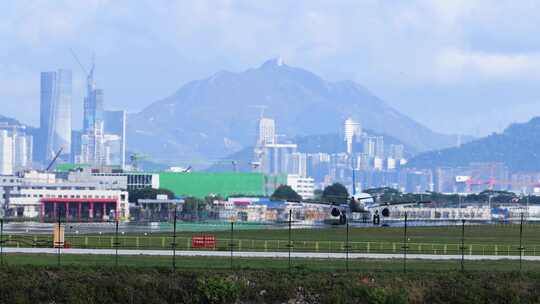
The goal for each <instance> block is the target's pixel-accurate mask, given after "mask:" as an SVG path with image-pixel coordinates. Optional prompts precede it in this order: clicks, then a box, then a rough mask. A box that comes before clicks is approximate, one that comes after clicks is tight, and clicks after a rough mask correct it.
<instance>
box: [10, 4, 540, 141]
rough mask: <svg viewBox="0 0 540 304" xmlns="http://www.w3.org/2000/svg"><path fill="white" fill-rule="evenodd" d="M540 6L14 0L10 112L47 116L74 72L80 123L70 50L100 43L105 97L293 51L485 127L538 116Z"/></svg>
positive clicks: (302, 62)
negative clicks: (51, 91) (44, 88)
mask: <svg viewBox="0 0 540 304" xmlns="http://www.w3.org/2000/svg"><path fill="white" fill-rule="evenodd" d="M538 8H540V3H538V2H536V1H528V0H525V1H520V2H519V3H516V2H513V1H499V2H497V3H496V4H493V2H491V1H482V0H480V1H423V0H417V1H407V2H394V1H391V2H383V1H366V2H361V3H359V2H358V1H338V2H335V3H334V2H333V3H331V4H328V3H324V2H312V1H297V2H295V3H294V4H290V3H278V2H274V1H272V2H266V3H261V2H257V3H250V2H243V1H234V2H229V1H197V2H181V1H166V2H165V1H163V2H159V1H158V2H154V1H152V2H138V3H134V2H133V3H126V2H122V3H120V2H109V1H79V2H64V3H62V2H58V3H49V2H32V5H29V4H28V3H26V2H19V1H11V2H8V1H6V2H3V3H2V4H0V38H1V39H2V41H7V42H9V43H6V44H3V45H2V46H0V51H1V52H2V53H3V54H4V56H3V58H4V60H3V61H2V62H0V83H1V84H2V86H1V88H0V103H1V104H2V106H3V111H2V114H4V115H7V116H13V117H15V118H18V119H20V120H21V121H23V122H25V123H30V124H32V125H34V126H37V125H38V124H39V123H38V122H39V115H37V114H36V113H34V112H33V111H20V107H21V106H24V107H27V108H35V107H37V106H38V105H39V72H40V71H45V70H54V69H58V68H65V69H71V70H72V71H73V105H74V108H73V120H74V122H76V123H75V124H74V128H75V129H78V128H81V126H80V124H81V121H82V119H81V116H82V112H83V111H82V100H83V98H84V95H85V88H84V87H85V75H84V73H83V72H82V71H81V70H80V68H79V66H78V64H77V63H76V62H75V61H74V59H73V58H72V56H71V54H70V51H69V49H71V48H72V49H74V50H75V51H76V52H77V53H78V54H79V56H80V58H81V61H83V64H85V65H89V62H90V58H91V54H92V53H93V52H95V53H96V62H97V63H98V65H99V69H98V70H99V73H98V74H99V76H97V78H98V79H97V80H98V82H99V83H101V84H103V86H102V88H103V89H104V91H105V92H107V103H108V104H109V105H110V107H111V108H113V109H128V110H129V111H130V112H134V111H138V110H140V109H142V108H144V107H146V106H148V105H150V104H151V103H153V102H155V101H157V100H160V99H163V98H165V97H167V96H169V95H171V94H173V93H174V92H175V91H176V90H177V89H179V88H180V86H181V85H183V84H185V83H186V82H188V81H191V80H195V79H200V78H204V77H207V76H210V75H212V74H214V73H215V72H217V71H220V70H230V71H242V70H245V69H249V68H252V67H256V66H258V65H260V63H262V62H263V61H265V60H266V59H268V58H271V57H277V56H283V58H284V60H285V62H286V63H287V64H289V65H291V66H298V67H302V68H305V69H308V70H311V71H314V72H315V73H317V74H319V75H321V76H322V77H324V78H326V79H329V80H344V79H350V80H353V81H356V82H358V83H360V84H362V85H364V86H365V87H367V88H368V89H370V90H371V91H372V92H374V93H375V94H376V95H377V96H380V97H381V98H382V99H384V100H385V101H386V102H387V103H388V104H390V105H391V106H393V107H395V108H396V109H397V110H399V111H401V112H403V113H405V114H407V115H409V116H411V117H412V118H414V119H415V120H417V121H419V122H421V123H423V124H425V125H426V126H428V127H430V128H432V129H434V130H435V131H442V132H445V133H465V134H472V135H485V134H489V133H491V132H493V131H500V130H501V129H502V128H504V127H505V126H507V125H508V124H509V123H510V122H513V121H525V120H528V119H529V118H531V117H533V116H536V115H539V114H540V111H539V110H538V107H537V104H538V101H539V100H540V92H539V91H538V90H537V89H536V87H537V81H538V78H539V77H540V76H539V73H538V70H539V69H538V67H539V66H540V59H539V58H540V40H539V38H538V36H537V35H536V29H537V28H538V26H539V25H540V20H538V18H536V17H535V15H534V12H536V11H538ZM292 16H294V18H292ZM141 20H144V22H141ZM516 20H519V22H516ZM143 24H144V26H143ZM262 37H264V39H263V38H262Z"/></svg>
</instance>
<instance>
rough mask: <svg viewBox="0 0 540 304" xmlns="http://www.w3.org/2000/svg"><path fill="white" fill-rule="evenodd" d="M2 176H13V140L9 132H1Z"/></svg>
mask: <svg viewBox="0 0 540 304" xmlns="http://www.w3.org/2000/svg"><path fill="white" fill-rule="evenodd" d="M0 174H1V175H11V174H13V138H12V137H11V136H9V134H8V131H7V130H0Z"/></svg>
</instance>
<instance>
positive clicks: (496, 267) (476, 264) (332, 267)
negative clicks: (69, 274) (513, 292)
mask: <svg viewBox="0 0 540 304" xmlns="http://www.w3.org/2000/svg"><path fill="white" fill-rule="evenodd" d="M3 262H4V265H10V266H15V265H34V266H52V267H56V266H58V256H57V255H54V254H39V255H38V254H4V256H3ZM60 265H61V266H62V267H64V266H97V267H115V266H116V258H115V256H112V255H71V254H63V255H61V256H60ZM118 265H119V266H121V267H150V268H154V267H163V268H172V257H160V256H119V257H118ZM464 265H465V269H466V270H467V271H472V272H475V271H479V272H482V271H485V270H486V269H489V270H490V271H501V272H508V271H518V270H519V262H517V261H508V260H507V261H465V264H464ZM232 266H233V269H243V270H249V269H251V270H288V269H289V261H288V259H268V258H237V257H233V260H232ZM346 267H347V266H346V261H345V260H335V259H303V258H302V259H300V258H296V259H292V260H291V269H292V270H294V271H316V272H319V271H323V272H325V271H329V272H343V271H345V270H346ZM403 267H404V266H403V260H401V259H391V260H375V259H369V260H366V259H351V260H349V270H350V271H392V272H393V271H395V272H403ZM406 267H407V270H408V271H415V272H418V271H420V272H439V271H458V270H459V269H460V267H461V264H460V261H457V260H456V261H426V260H411V259H409V260H407V266H406ZM522 267H523V268H522V269H523V270H524V271H526V272H538V271H540V263H535V262H528V261H524V262H523V264H522ZM176 268H177V269H184V270H201V271H208V270H212V269H215V270H220V269H222V270H229V269H231V260H230V258H228V257H227V258H222V257H176Z"/></svg>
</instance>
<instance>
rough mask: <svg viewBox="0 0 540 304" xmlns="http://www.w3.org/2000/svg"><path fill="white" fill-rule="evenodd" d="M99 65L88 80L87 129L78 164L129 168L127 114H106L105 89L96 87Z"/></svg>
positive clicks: (85, 113) (84, 128)
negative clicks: (96, 74) (126, 155)
mask: <svg viewBox="0 0 540 304" xmlns="http://www.w3.org/2000/svg"><path fill="white" fill-rule="evenodd" d="M94 69H95V65H94V64H93V63H92V68H91V69H90V73H88V76H87V79H86V97H85V98H84V114H83V130H82V132H81V135H80V137H79V138H80V139H78V140H77V141H78V142H79V144H78V146H79V147H80V148H78V149H77V152H78V153H77V156H76V157H75V158H74V161H75V162H80V163H85V164H89V165H92V166H120V167H122V168H124V167H125V163H126V159H125V154H126V117H127V115H126V111H105V110H104V100H105V95H104V92H103V90H101V89H97V88H96V83H95V81H94Z"/></svg>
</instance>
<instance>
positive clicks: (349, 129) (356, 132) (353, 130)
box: [345, 118, 362, 154]
mask: <svg viewBox="0 0 540 304" xmlns="http://www.w3.org/2000/svg"><path fill="white" fill-rule="evenodd" d="M361 135H362V126H361V125H360V123H359V122H356V121H354V120H353V119H352V118H347V120H345V142H346V143H347V153H348V154H352V153H353V142H354V140H355V139H356V140H357V141H358V140H359V138H360V136H361Z"/></svg>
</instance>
